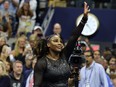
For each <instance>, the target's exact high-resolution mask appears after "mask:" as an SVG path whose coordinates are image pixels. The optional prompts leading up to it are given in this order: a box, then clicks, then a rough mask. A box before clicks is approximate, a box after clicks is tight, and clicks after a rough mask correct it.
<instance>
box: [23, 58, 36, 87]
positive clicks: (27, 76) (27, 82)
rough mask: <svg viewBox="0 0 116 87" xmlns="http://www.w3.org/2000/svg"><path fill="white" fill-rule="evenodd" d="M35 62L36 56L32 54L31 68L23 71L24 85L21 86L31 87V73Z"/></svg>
mask: <svg viewBox="0 0 116 87" xmlns="http://www.w3.org/2000/svg"><path fill="white" fill-rule="evenodd" d="M36 62H37V57H36V56H34V57H33V59H32V70H29V71H26V72H25V74H24V75H25V78H24V86H23V87H33V84H34V82H33V74H34V67H35V64H36Z"/></svg>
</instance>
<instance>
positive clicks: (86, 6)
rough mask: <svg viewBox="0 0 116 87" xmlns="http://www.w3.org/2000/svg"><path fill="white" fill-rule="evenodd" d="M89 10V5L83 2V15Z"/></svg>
mask: <svg viewBox="0 0 116 87" xmlns="http://www.w3.org/2000/svg"><path fill="white" fill-rule="evenodd" d="M89 12H90V9H89V6H88V5H87V3H86V2H84V16H88V13H89Z"/></svg>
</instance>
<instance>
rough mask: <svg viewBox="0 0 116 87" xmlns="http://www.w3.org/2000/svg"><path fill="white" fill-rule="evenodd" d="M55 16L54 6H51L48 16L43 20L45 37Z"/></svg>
mask: <svg viewBox="0 0 116 87" xmlns="http://www.w3.org/2000/svg"><path fill="white" fill-rule="evenodd" d="M53 15H54V8H53V7H52V6H50V7H49V9H48V12H47V14H46V16H45V18H44V20H43V23H42V25H41V26H42V28H43V35H45V34H46V31H47V29H48V26H49V24H50V21H51V19H52V17H53Z"/></svg>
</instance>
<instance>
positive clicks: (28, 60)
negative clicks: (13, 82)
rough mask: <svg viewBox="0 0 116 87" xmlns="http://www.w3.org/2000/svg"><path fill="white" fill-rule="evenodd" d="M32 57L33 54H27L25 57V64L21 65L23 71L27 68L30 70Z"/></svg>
mask: <svg viewBox="0 0 116 87" xmlns="http://www.w3.org/2000/svg"><path fill="white" fill-rule="evenodd" d="M32 59H33V55H32V54H27V55H26V57H25V65H24V66H23V72H26V71H28V70H32V66H31V65H32Z"/></svg>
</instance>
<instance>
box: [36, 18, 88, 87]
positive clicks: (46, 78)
mask: <svg viewBox="0 0 116 87" xmlns="http://www.w3.org/2000/svg"><path fill="white" fill-rule="evenodd" d="M86 21H87V17H83V19H82V20H81V22H80V24H79V25H78V26H77V27H76V29H75V30H74V31H73V33H72V35H71V37H70V39H69V41H68V43H67V45H66V47H65V48H64V49H63V54H62V55H61V58H59V59H58V60H52V59H50V58H48V57H46V56H44V57H42V58H41V59H39V61H38V62H37V64H36V66H35V69H34V87H68V78H69V76H70V67H69V64H68V62H67V60H68V58H69V57H70V55H71V53H72V51H73V49H74V46H75V43H76V41H77V38H78V37H79V36H80V35H81V32H82V30H83V27H84V25H85V23H86Z"/></svg>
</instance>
